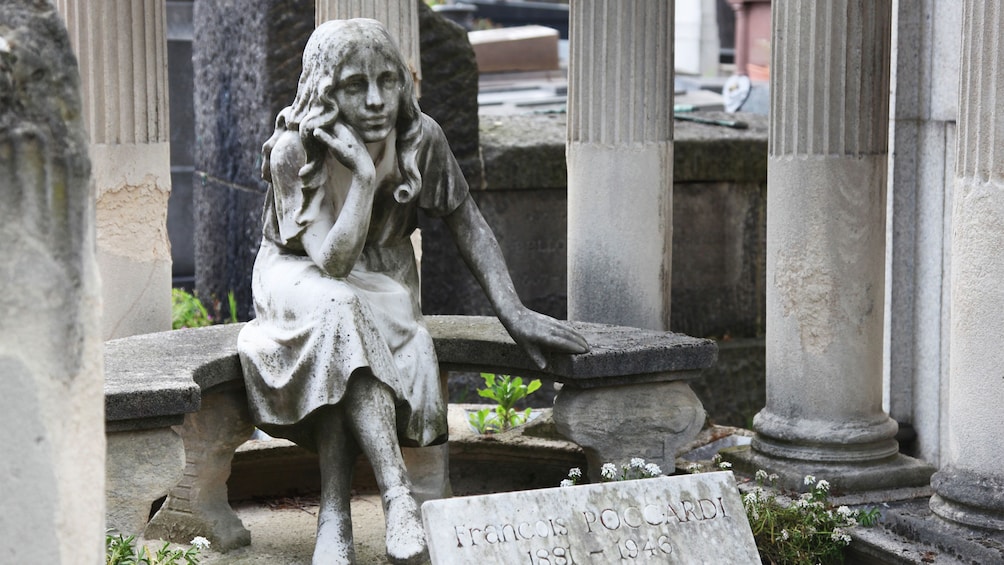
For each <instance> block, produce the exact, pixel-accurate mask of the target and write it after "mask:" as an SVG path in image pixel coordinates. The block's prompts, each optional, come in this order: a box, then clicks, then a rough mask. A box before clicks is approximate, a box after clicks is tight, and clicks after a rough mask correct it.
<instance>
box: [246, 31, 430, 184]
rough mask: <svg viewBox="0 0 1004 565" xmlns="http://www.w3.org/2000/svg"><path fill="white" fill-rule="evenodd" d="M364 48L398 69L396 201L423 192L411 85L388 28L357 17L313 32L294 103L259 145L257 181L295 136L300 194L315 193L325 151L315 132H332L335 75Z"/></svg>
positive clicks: (323, 175)
mask: <svg viewBox="0 0 1004 565" xmlns="http://www.w3.org/2000/svg"><path fill="white" fill-rule="evenodd" d="M361 45H366V46H367V47H370V48H372V49H375V50H376V51H377V52H378V53H380V54H381V55H384V56H385V57H387V59H388V60H390V61H391V62H392V63H393V64H394V66H395V67H397V68H398V71H399V73H400V75H401V76H400V78H401V91H400V105H399V108H398V115H397V124H396V130H397V161H398V168H399V169H400V171H401V176H402V178H403V182H402V184H401V185H400V186H398V187H397V189H396V190H395V191H394V198H395V199H397V201H398V202H401V203H404V202H408V201H410V200H411V199H413V198H414V197H415V195H417V194H418V192H419V191H420V190H421V188H422V175H421V173H420V172H419V170H418V163H417V156H418V145H419V141H420V138H421V133H422V122H421V110H420V109H419V107H418V99H417V98H416V96H415V81H414V79H413V78H412V74H411V70H410V69H409V68H408V65H407V63H405V61H404V58H403V57H402V56H401V52H400V50H398V48H397V45H396V44H395V43H394V40H393V38H391V36H390V34H389V33H388V32H387V29H386V28H385V27H384V26H383V24H381V23H380V22H378V21H377V20H370V19H364V18H357V19H352V20H332V21H329V22H325V23H323V24H321V25H320V26H318V27H317V29H315V30H314V33H313V34H311V36H310V39H309V40H308V41H307V46H306V48H305V49H304V51H303V72H302V73H301V74H300V82H299V84H298V85H297V87H296V97H295V98H294V99H293V103H292V104H291V105H289V106H287V107H286V108H284V109H283V110H282V111H281V112H279V115H278V116H277V117H276V120H275V132H274V133H273V134H272V137H270V138H269V139H268V141H266V142H265V145H264V146H262V178H263V179H265V181H267V182H269V183H271V182H272V173H271V168H270V167H271V162H270V156H271V153H272V148H273V147H275V144H276V142H277V141H278V139H279V136H281V135H282V134H283V133H285V132H287V131H296V132H298V133H299V134H300V140H301V142H302V143H303V149H304V152H305V154H306V164H305V165H304V166H303V167H302V168H301V169H300V178H301V179H302V181H303V190H304V191H305V192H306V193H308V194H309V193H311V192H313V191H316V190H317V189H319V188H320V187H321V186H323V185H324V183H325V181H326V180H327V170H326V168H325V167H324V159H325V157H326V156H327V155H328V147H327V146H326V145H325V144H323V143H322V142H320V141H318V140H317V139H315V138H314V135H313V132H314V130H315V129H317V128H322V129H327V130H328V131H331V128H332V127H333V126H334V124H335V121H336V120H337V119H338V116H339V109H338V104H337V103H336V102H335V97H334V93H335V89H336V88H337V87H338V84H337V77H338V76H339V75H340V74H341V69H342V66H343V65H344V64H345V62H346V61H347V60H348V59H349V58H350V57H351V56H352V55H353V54H354V53H355V52H356V50H357V49H358V48H359V47H360V46H361Z"/></svg>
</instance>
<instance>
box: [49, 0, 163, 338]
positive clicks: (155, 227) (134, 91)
mask: <svg viewBox="0 0 1004 565" xmlns="http://www.w3.org/2000/svg"><path fill="white" fill-rule="evenodd" d="M55 3H56V7H57V9H58V10H59V12H60V13H61V14H62V15H63V18H64V19H65V20H66V24H67V28H68V30H69V33H70V41H71V43H72V45H73V49H74V51H75V52H76V54H77V58H78V59H79V61H80V76H81V90H82V93H83V104H84V123H85V126H86V128H87V130H88V132H89V133H90V136H91V158H92V160H93V163H94V169H93V170H94V183H95V187H96V189H97V209H96V211H97V246H98V265H99V269H100V272H101V278H102V282H103V285H102V286H103V310H102V334H103V336H104V338H105V339H110V338H115V337H123V336H127V335H133V334H138V333H147V332H153V331H161V330H167V329H170V328H171V292H170V289H171V246H170V243H169V242H168V238H167V200H168V197H169V196H170V192H171V166H170V146H169V144H168V139H169V131H168V104H167V89H168V85H167V39H166V24H165V4H164V0H135V1H129V2H122V1H119V0H56V2H55Z"/></svg>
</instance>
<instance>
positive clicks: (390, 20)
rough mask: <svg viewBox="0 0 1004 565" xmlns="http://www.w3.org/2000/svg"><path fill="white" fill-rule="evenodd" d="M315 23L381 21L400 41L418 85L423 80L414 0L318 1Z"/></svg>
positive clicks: (416, 8) (402, 51)
mask: <svg viewBox="0 0 1004 565" xmlns="http://www.w3.org/2000/svg"><path fill="white" fill-rule="evenodd" d="M315 14H316V17H315V20H316V22H317V23H318V24H322V23H324V22H326V21H328V20H337V19H348V18H373V19H374V20H380V22H381V23H383V25H384V26H386V27H387V31H389V32H390V35H391V37H393V38H395V39H397V42H398V47H399V48H400V49H401V53H402V54H404V60H405V61H406V62H407V63H408V65H409V66H410V67H411V72H412V73H413V74H414V75H415V86H416V87H418V86H419V85H420V84H421V81H422V63H421V58H420V56H419V49H418V3H417V2H415V1H412V0H317V4H316V8H315Z"/></svg>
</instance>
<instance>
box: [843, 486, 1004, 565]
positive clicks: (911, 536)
mask: <svg viewBox="0 0 1004 565" xmlns="http://www.w3.org/2000/svg"><path fill="white" fill-rule="evenodd" d="M852 535H853V536H854V542H852V543H851V547H850V550H851V553H850V554H849V555H848V557H849V559H848V562H852V559H853V557H855V556H856V555H863V554H871V555H874V554H875V553H877V552H883V551H884V552H885V554H886V555H889V554H890V553H891V554H893V555H896V556H897V557H900V556H901V555H903V549H909V550H913V551H916V552H917V553H918V554H920V555H923V554H925V553H928V552H933V553H936V554H938V557H937V559H938V561H937V562H938V563H941V562H942V560H944V561H945V562H951V563H956V562H959V563H1002V562H1004V532H1001V531H993V530H983V529H980V528H972V527H968V526H963V525H960V524H957V523H953V522H950V521H947V520H944V519H943V518H941V517H940V516H938V515H936V514H934V513H933V512H932V511H931V508H930V507H929V503H928V500H927V499H926V498H919V499H915V500H910V501H906V502H900V503H893V504H891V505H889V508H884V509H883V510H882V523H881V524H880V525H879V526H877V527H875V528H858V530H857V532H855V533H854V534H852ZM890 545H893V546H894V547H892V549H893V551H890V547H889V546H890ZM896 545H901V546H902V547H895V546H896ZM860 561H861V562H862V563H864V562H869V563H871V562H879V561H877V560H871V561H865V560H864V559H861V560H860ZM853 562H857V561H853ZM882 562H886V561H882ZM888 562H897V563H898V562H900V561H898V560H896V561H894V560H892V559H889V560H888ZM903 562H906V561H903ZM909 562H910V563H914V562H918V563H919V562H920V560H919V559H917V560H915V561H909Z"/></svg>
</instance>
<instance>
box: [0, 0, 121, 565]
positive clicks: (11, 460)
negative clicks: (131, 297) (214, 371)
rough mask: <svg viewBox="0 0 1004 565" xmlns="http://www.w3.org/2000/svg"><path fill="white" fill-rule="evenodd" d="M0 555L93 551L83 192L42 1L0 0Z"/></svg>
mask: <svg viewBox="0 0 1004 565" xmlns="http://www.w3.org/2000/svg"><path fill="white" fill-rule="evenodd" d="M0 241H2V242H3V243H2V244H0V281H3V282H2V283H0V284H2V286H3V295H2V298H0V380H2V382H3V392H2V393H0V421H2V425H3V435H2V436H0V453H2V455H0V477H3V479H2V480H0V501H2V502H0V556H2V557H0V561H3V562H4V563H56V564H67V565H68V564H71V563H83V564H86V565H97V564H98V563H104V562H105V560H104V548H103V543H102V541H103V538H104V514H105V496H104V485H105V480H104V477H105V435H104V410H103V407H104V394H103V387H102V384H103V378H102V349H101V338H100V333H99V332H100V324H99V323H98V319H99V318H98V316H99V315H100V312H99V308H100V302H99V301H100V298H99V292H100V290H99V283H98V275H97V265H96V263H95V258H94V193H93V189H92V186H91V181H90V163H89V160H88V156H87V133H86V131H85V129H84V124H83V123H82V121H81V105H80V75H79V73H78V71H77V63H76V61H75V60H74V57H73V53H72V51H71V49H70V43H69V41H68V39H67V34H66V29H65V28H64V27H63V24H62V22H61V21H60V18H59V16H58V14H56V13H55V12H54V11H53V10H52V7H51V4H50V3H48V2H37V1H28V0H13V1H11V0H6V1H4V2H0Z"/></svg>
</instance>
